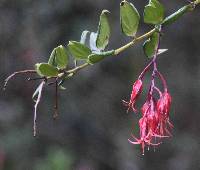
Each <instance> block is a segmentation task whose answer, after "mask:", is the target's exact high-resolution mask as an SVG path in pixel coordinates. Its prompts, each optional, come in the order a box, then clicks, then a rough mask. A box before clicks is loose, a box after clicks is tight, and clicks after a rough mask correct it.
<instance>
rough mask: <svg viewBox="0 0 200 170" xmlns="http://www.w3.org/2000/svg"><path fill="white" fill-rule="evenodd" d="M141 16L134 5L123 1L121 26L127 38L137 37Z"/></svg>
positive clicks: (121, 4) (121, 5)
mask: <svg viewBox="0 0 200 170" xmlns="http://www.w3.org/2000/svg"><path fill="white" fill-rule="evenodd" d="M139 20H140V15H139V13H138V11H137V9H136V8H135V7H134V5H133V4H132V3H129V2H127V1H122V2H121V3H120V24H121V29H122V32H123V33H124V34H125V35H127V36H135V34H136V32H137V30H138V25H139Z"/></svg>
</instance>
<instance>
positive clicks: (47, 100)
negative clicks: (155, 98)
mask: <svg viewBox="0 0 200 170" xmlns="http://www.w3.org/2000/svg"><path fill="white" fill-rule="evenodd" d="M131 2H132V0H131ZM162 2H163V3H164V5H165V7H166V15H168V14H170V13H172V12H174V11H175V10H177V9H178V8H179V7H181V6H183V5H184V4H185V3H187V1H186V0H185V1H167V2H166V1H164V0H162ZM119 3H120V1H119V0H95V1H93V0H84V1H83V0H56V1H55V0H40V1H39V0H19V1H17V0H0V63H1V66H0V73H1V74H0V80H1V85H3V80H4V79H5V78H6V76H8V75H9V74H11V73H12V72H14V71H18V70H24V69H32V68H33V65H34V64H35V63H37V62H46V61H47V60H48V57H49V55H50V53H51V50H52V49H53V48H54V47H56V46H58V45H60V44H63V45H66V44H67V43H68V41H69V40H72V39H73V40H77V41H79V39H80V35H81V32H82V31H83V30H85V29H88V30H90V31H96V30H97V26H98V18H99V14H100V13H101V10H102V9H108V10H110V11H111V17H110V22H111V25H112V38H111V42H110V46H109V48H110V49H115V48H117V47H120V46H121V45H123V44H125V43H126V42H128V41H130V39H129V38H126V37H125V36H123V35H122V33H121V31H120V25H119ZM146 3H147V1H144V0H143V1H141V0H137V1H136V0H135V1H134V4H135V6H136V7H137V8H138V10H139V12H140V14H141V15H142V11H143V8H144V5H145V4H146ZM199 12H200V8H199V7H198V8H197V9H196V10H195V11H193V12H192V13H188V14H186V15H185V16H184V17H182V18H181V19H180V20H179V21H177V22H176V23H174V24H172V25H170V26H168V27H167V28H166V29H164V36H163V37H162V45H161V46H162V48H168V49H169V51H168V52H167V53H165V54H163V55H161V56H160V57H159V61H158V63H159V69H160V71H161V72H162V73H163V74H164V76H165V77H166V79H167V82H168V86H169V90H170V92H171V95H172V97H173V104H172V111H171V119H172V122H173V123H174V126H175V128H174V130H173V138H170V139H168V140H165V141H164V143H163V144H162V145H161V146H160V147H159V148H156V149H155V151H154V149H150V150H149V151H146V152H145V155H144V156H143V155H142V154H141V150H140V147H139V146H135V145H131V144H129V143H128V141H127V139H128V138H129V136H130V133H131V132H132V129H133V127H134V130H135V131H137V128H136V126H137V125H136V123H137V120H138V118H139V116H138V115H134V114H133V113H129V114H126V108H124V107H123V105H122V102H121V100H122V99H128V97H129V93H130V92H131V86H132V83H133V82H134V81H135V80H136V78H137V76H138V75H139V73H140V72H141V70H142V69H143V67H144V66H145V65H146V64H147V63H148V60H147V59H146V58H145V57H144V54H143V51H142V42H141V43H139V44H137V45H136V46H134V47H133V48H130V49H129V50H127V51H126V52H123V53H122V54H120V55H119V56H118V57H114V58H112V57H111V58H109V59H107V60H105V61H103V62H101V63H99V64H96V65H94V66H90V67H88V68H86V69H84V70H82V71H81V72H80V73H79V74H78V75H76V76H75V77H74V78H72V79H71V80H69V81H67V82H66V83H65V87H66V88H67V90H66V91H61V92H60V97H59V106H60V108H59V113H60V117H59V119H58V120H56V121H54V120H53V119H52V113H53V102H54V90H53V88H52V87H49V88H48V89H45V91H44V96H43V97H42V102H41V103H40V105H39V111H38V128H39V129H38V131H39V132H38V136H37V137H36V138H34V137H33V136H32V119H33V106H34V103H33V101H32V99H31V96H32V93H33V91H34V89H35V88H36V86H37V84H38V83H37V82H27V81H25V77H24V76H21V77H18V78H16V79H15V80H12V81H11V82H10V83H9V85H8V88H7V91H6V92H3V91H0V113H1V114H0V169H2V170H146V169H148V170H160V169H162V170H169V169H170V170H199V169H200V151H199V148H200V136H199V130H200V123H199V120H200V104H199V102H200V48H199V47H200V46H199V44H200V20H199ZM150 28H151V27H150V26H145V25H144V24H143V22H142V21H141V23H140V30H139V33H138V34H142V33H144V32H146V31H148V30H149V29H150ZM148 76H149V75H148ZM148 76H147V79H146V81H145V84H146V86H147V85H148V81H149V79H148V78H149V77H148ZM1 87H2V86H1ZM144 97H145V96H144V95H143V96H142V98H141V100H140V102H139V105H141V104H142V102H143V100H144Z"/></svg>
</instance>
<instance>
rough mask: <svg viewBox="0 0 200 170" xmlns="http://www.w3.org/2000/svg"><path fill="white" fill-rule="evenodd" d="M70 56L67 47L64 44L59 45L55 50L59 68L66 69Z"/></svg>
mask: <svg viewBox="0 0 200 170" xmlns="http://www.w3.org/2000/svg"><path fill="white" fill-rule="evenodd" d="M68 60H69V57H68V55H67V51H66V49H65V47H63V46H62V45H60V46H58V47H57V48H56V50H55V62H56V64H57V67H58V68H59V69H65V68H66V67H67V65H68Z"/></svg>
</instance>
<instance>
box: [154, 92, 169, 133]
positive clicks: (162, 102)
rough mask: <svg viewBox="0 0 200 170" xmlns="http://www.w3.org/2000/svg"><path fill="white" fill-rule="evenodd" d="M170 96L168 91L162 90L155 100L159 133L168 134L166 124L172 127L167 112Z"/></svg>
mask: <svg viewBox="0 0 200 170" xmlns="http://www.w3.org/2000/svg"><path fill="white" fill-rule="evenodd" d="M171 100H172V99H171V96H170V94H169V93H168V92H164V93H163V94H162V96H161V97H160V99H159V100H158V102H157V106H156V108H157V112H158V117H159V133H160V135H163V136H164V135H166V134H167V135H170V136H171V133H170V132H169V130H168V126H169V127H170V128H173V125H172V124H171V123H170V121H169V112H170V106H171Z"/></svg>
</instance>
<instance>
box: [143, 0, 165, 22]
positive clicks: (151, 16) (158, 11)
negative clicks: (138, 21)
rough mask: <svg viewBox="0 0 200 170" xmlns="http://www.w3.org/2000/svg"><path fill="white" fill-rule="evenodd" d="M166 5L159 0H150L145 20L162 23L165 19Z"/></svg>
mask: <svg viewBox="0 0 200 170" xmlns="http://www.w3.org/2000/svg"><path fill="white" fill-rule="evenodd" d="M164 13H165V10H164V6H163V5H162V4H161V3H160V2H159V1H158V0H149V4H148V5H146V6H145V8H144V22H145V23H147V24H154V25H156V24H161V23H162V21H163V19H164Z"/></svg>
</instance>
